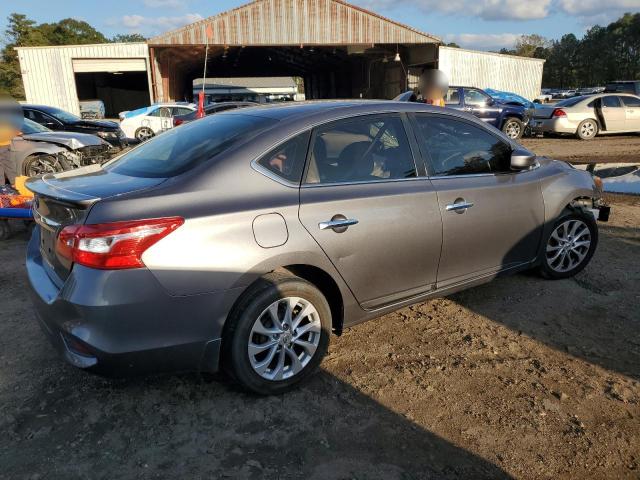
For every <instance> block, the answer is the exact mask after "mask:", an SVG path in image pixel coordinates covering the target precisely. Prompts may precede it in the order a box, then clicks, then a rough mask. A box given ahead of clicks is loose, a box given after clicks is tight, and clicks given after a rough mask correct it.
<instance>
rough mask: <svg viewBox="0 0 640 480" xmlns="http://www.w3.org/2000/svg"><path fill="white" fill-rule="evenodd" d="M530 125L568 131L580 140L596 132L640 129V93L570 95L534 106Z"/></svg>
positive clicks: (553, 130)
mask: <svg viewBox="0 0 640 480" xmlns="http://www.w3.org/2000/svg"><path fill="white" fill-rule="evenodd" d="M531 128H532V130H533V131H534V132H542V133H545V132H546V133H568V134H571V135H576V136H577V137H578V138H580V139H582V140H590V139H592V138H594V137H595V136H596V135H598V134H600V135H606V134H610V133H636V132H640V97H636V96H635V95H630V94H625V93H619V94H602V95H590V96H583V97H575V98H570V99H567V100H563V101H561V102H558V103H556V104H555V105H549V106H544V107H540V108H536V110H535V114H534V118H533V120H532V122H531Z"/></svg>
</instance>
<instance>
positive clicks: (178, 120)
mask: <svg viewBox="0 0 640 480" xmlns="http://www.w3.org/2000/svg"><path fill="white" fill-rule="evenodd" d="M256 105H259V104H257V103H255V102H220V103H212V104H210V105H207V106H206V107H204V114H205V116H207V115H213V114H214V113H220V112H224V111H225V110H234V109H236V108H245V107H255V106H256ZM197 119H198V111H197V110H196V111H194V112H189V113H185V114H184V115H176V116H175V117H173V126H174V127H177V126H178V125H182V124H183V123H187V122H192V121H194V120H197Z"/></svg>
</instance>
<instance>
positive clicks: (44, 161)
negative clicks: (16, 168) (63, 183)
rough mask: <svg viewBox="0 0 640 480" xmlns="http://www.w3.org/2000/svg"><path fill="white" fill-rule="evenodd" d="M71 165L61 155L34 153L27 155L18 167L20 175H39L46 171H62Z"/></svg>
mask: <svg viewBox="0 0 640 480" xmlns="http://www.w3.org/2000/svg"><path fill="white" fill-rule="evenodd" d="M70 168H71V166H70V165H69V162H67V160H66V159H65V158H64V157H63V156H62V155H47V154H40V153H39V154H34V155H29V156H28V157H27V158H25V159H24V161H23V162H22V166H21V167H20V173H21V175H25V176H27V177H39V176H42V175H45V174H47V173H62V172H65V171H67V170H69V169H70Z"/></svg>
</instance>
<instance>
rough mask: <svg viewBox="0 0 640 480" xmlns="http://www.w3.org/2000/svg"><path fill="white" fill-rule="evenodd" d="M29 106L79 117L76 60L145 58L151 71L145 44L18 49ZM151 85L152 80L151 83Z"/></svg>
mask: <svg viewBox="0 0 640 480" xmlns="http://www.w3.org/2000/svg"><path fill="white" fill-rule="evenodd" d="M16 50H17V51H18V58H19V60H20V70H21V72H22V81H23V82H24V89H25V94H26V97H27V102H28V103H36V104H38V103H41V104H45V105H50V106H53V107H58V108H61V109H63V110H66V111H68V112H71V113H75V114H76V115H79V114H80V106H79V104H78V94H77V91H76V82H75V77H74V71H73V60H74V59H83V58H84V59H99V58H105V59H107V58H110V59H118V58H123V59H132V58H142V59H144V60H145V62H146V64H147V72H148V70H149V68H148V64H149V62H148V60H149V53H148V46H147V44H146V43H105V44H97V45H70V46H58V47H22V48H17V49H16ZM149 84H151V81H150V80H149Z"/></svg>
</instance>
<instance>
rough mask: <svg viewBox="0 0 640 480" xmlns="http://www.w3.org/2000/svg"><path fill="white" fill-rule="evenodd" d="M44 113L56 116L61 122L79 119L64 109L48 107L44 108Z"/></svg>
mask: <svg viewBox="0 0 640 480" xmlns="http://www.w3.org/2000/svg"><path fill="white" fill-rule="evenodd" d="M45 113H48V114H49V115H51V116H52V117H54V118H57V119H58V120H60V121H61V122H63V123H74V122H77V121H79V120H81V118H80V117H78V116H77V115H74V114H73V113H69V112H65V111H64V110H60V109H59V108H54V107H48V108H47V109H46V110H45Z"/></svg>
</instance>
